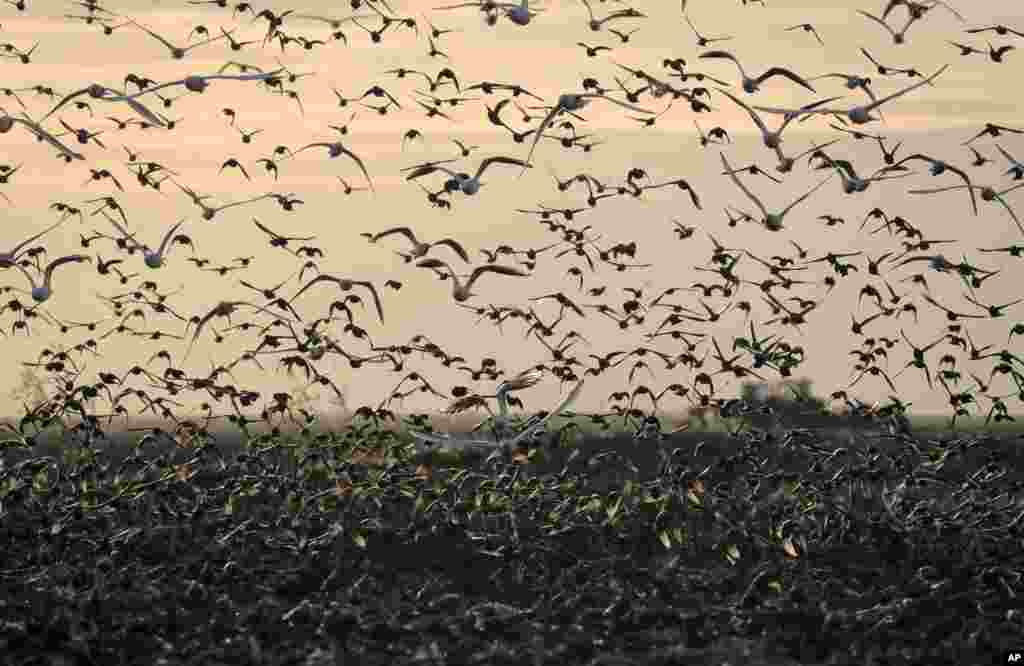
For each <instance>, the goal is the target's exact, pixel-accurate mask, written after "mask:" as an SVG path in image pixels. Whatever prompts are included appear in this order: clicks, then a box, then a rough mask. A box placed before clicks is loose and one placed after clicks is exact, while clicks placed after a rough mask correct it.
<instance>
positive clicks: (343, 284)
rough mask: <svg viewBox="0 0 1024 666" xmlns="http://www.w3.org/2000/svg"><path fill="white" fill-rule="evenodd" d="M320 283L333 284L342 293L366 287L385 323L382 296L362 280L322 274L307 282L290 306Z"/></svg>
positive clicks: (370, 284) (381, 320)
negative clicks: (354, 288) (353, 288)
mask: <svg viewBox="0 0 1024 666" xmlns="http://www.w3.org/2000/svg"><path fill="white" fill-rule="evenodd" d="M318 282H333V283H334V284H336V285H338V288H339V289H341V290H342V291H350V290H351V289H352V287H354V286H360V287H365V288H366V289H367V290H368V291H369V292H370V295H371V296H373V304H374V306H376V308H377V316H378V317H379V318H380V323H382V324H383V323H384V308H383V306H382V305H381V303H380V295H379V294H378V293H377V288H376V287H374V286H373V283H371V282H365V281H360V280H351V279H349V278H339V277H335V276H333V275H327V274H321V275H317V276H316V277H315V278H313V279H312V280H310V281H309V282H307V283H306V284H305V285H304V286H303V287H302V288H301V289H299V291H298V292H296V294H295V295H294V296H292V298H291V300H290V301H288V302H289V304H291V303H294V302H295V299H297V298H298V297H299V296H301V295H302V294H304V293H305V292H306V290H307V289H309V288H310V287H312V286H313V285H315V284H316V283H318Z"/></svg>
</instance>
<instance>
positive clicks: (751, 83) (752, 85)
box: [699, 51, 817, 94]
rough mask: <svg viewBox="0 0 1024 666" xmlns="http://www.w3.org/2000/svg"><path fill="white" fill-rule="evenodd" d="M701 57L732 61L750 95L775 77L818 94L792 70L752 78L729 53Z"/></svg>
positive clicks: (721, 52)
mask: <svg viewBox="0 0 1024 666" xmlns="http://www.w3.org/2000/svg"><path fill="white" fill-rule="evenodd" d="M699 57H701V58H724V59H725V60H731V61H732V62H733V64H734V65H736V69H738V70H739V71H740V77H741V78H742V84H741V85H742V86H743V90H744V91H745V92H747V93H748V94H752V93H755V92H757V90H758V88H760V86H761V84H762V83H764V82H765V81H767V80H768V79H770V78H772V77H773V76H784V77H786V78H787V79H789V80H790V81H792V82H793V83H796V84H798V85H801V86H803V87H804V88H806V89H807V90H810V91H811V92H817V91H815V90H814V86H812V85H811V84H810V83H808V82H807V81H805V80H804V79H803V78H801V77H800V76H798V75H796V74H794V73H793V72H791V71H790V70H788V69H786V68H784V67H772V68H771V69H769V70H768V71H766V72H765V73H764V74H762V75H761V76H758V77H754V78H752V77H750V76H748V75H747V72H746V70H745V69H743V65H741V64H740V61H739V60H737V59H736V57H735V56H734V55H733V54H731V53H729V52H728V51H707V52H705V53H702V54H700V56H699Z"/></svg>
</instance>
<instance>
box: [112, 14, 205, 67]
mask: <svg viewBox="0 0 1024 666" xmlns="http://www.w3.org/2000/svg"><path fill="white" fill-rule="evenodd" d="M128 22H129V23H131V24H132V25H134V26H135V27H136V28H138V29H139V30H142V31H143V32H145V33H146V34H147V35H149V36H150V37H152V38H153V39H155V40H157V41H158V42H160V43H161V44H163V45H164V46H166V47H167V50H168V51H170V52H171V57H172V58H174V59H175V60H181V59H182V58H184V57H185V55H186V54H187V53H188V52H189V51H191V50H192V49H194V48H197V47H199V46H205V45H206V44H211V43H213V42H216V41H218V40H221V39H224V35H220V36H217V37H210V38H208V39H204V40H203V41H201V42H196V43H195V44H191V45H189V46H186V47H180V46H175V45H174V44H171V43H170V42H169V41H167V40H166V39H164V38H163V37H161V36H160V35H158V34H156V33H155V32H153V31H152V30H150V29H149V28H147V27H146V26H144V25H142V24H141V23H139V22H137V21H135V20H129V21H128Z"/></svg>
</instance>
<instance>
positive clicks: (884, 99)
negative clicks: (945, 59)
mask: <svg viewBox="0 0 1024 666" xmlns="http://www.w3.org/2000/svg"><path fill="white" fill-rule="evenodd" d="M948 67H949V65H948V64H947V65H943V66H942V67H940V68H939V70H938V71H937V72H935V73H934V74H932V75H931V76H929V77H928V78H927V79H922V80H920V81H918V82H917V83H915V84H913V85H910V86H907V87H906V88H904V89H903V90H898V91H896V92H894V93H893V94H891V95H888V96H887V97H882V98H881V99H878V100H875V101H874V102H872V103H871V104H869V105H867V106H866V107H865V109H866V110H868V111H871V110H873V109H876V108H878V107H879V106H881V105H882V104H885V103H886V102H888V101H889V100H891V99H895V98H897V97H899V96H901V95H906V94H907V93H908V92H910V91H912V90H917V89H918V88H920V87H921V86H924V85H928V84H930V83H931V82H932V81H934V80H935V79H936V78H937V77H938V76H939V75H940V74H942V73H943V72H945V71H946V69H947V68H948Z"/></svg>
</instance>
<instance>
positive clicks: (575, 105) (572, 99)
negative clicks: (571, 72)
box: [520, 93, 654, 175]
mask: <svg viewBox="0 0 1024 666" xmlns="http://www.w3.org/2000/svg"><path fill="white" fill-rule="evenodd" d="M592 99H604V100H608V101H609V102H611V103H613V104H618V105H619V106H621V107H622V108H624V109H629V110H630V111H636V112H637V113H650V114H653V113H654V111H651V110H649V109H642V108H640V107H638V106H633V105H632V104H627V103H625V102H620V101H619V100H617V99H614V98H612V97H608V96H607V95H604V94H601V93H563V94H561V95H559V96H558V102H556V103H555V105H554V106H553V107H552V108H551V111H550V112H548V115H547V116H545V117H544V120H543V121H541V123H540V127H538V128H537V129H536V130H535V134H534V137H533V144H532V145H531V146H530V152H529V153H527V155H526V161H527V162H529V161H530V158H531V157H533V151H534V149H535V148H536V147H537V142H538V141H540V137H541V134H543V133H544V130H546V129H547V128H548V127H550V126H551V123H552V122H554V120H555V117H556V116H558V115H560V114H562V113H565V112H566V111H579V110H580V109H582V108H583V107H585V106H586V105H587V104H589V103H590V100H592ZM525 172H526V169H525V168H524V169H523V173H525ZM520 175H522V174H520Z"/></svg>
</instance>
